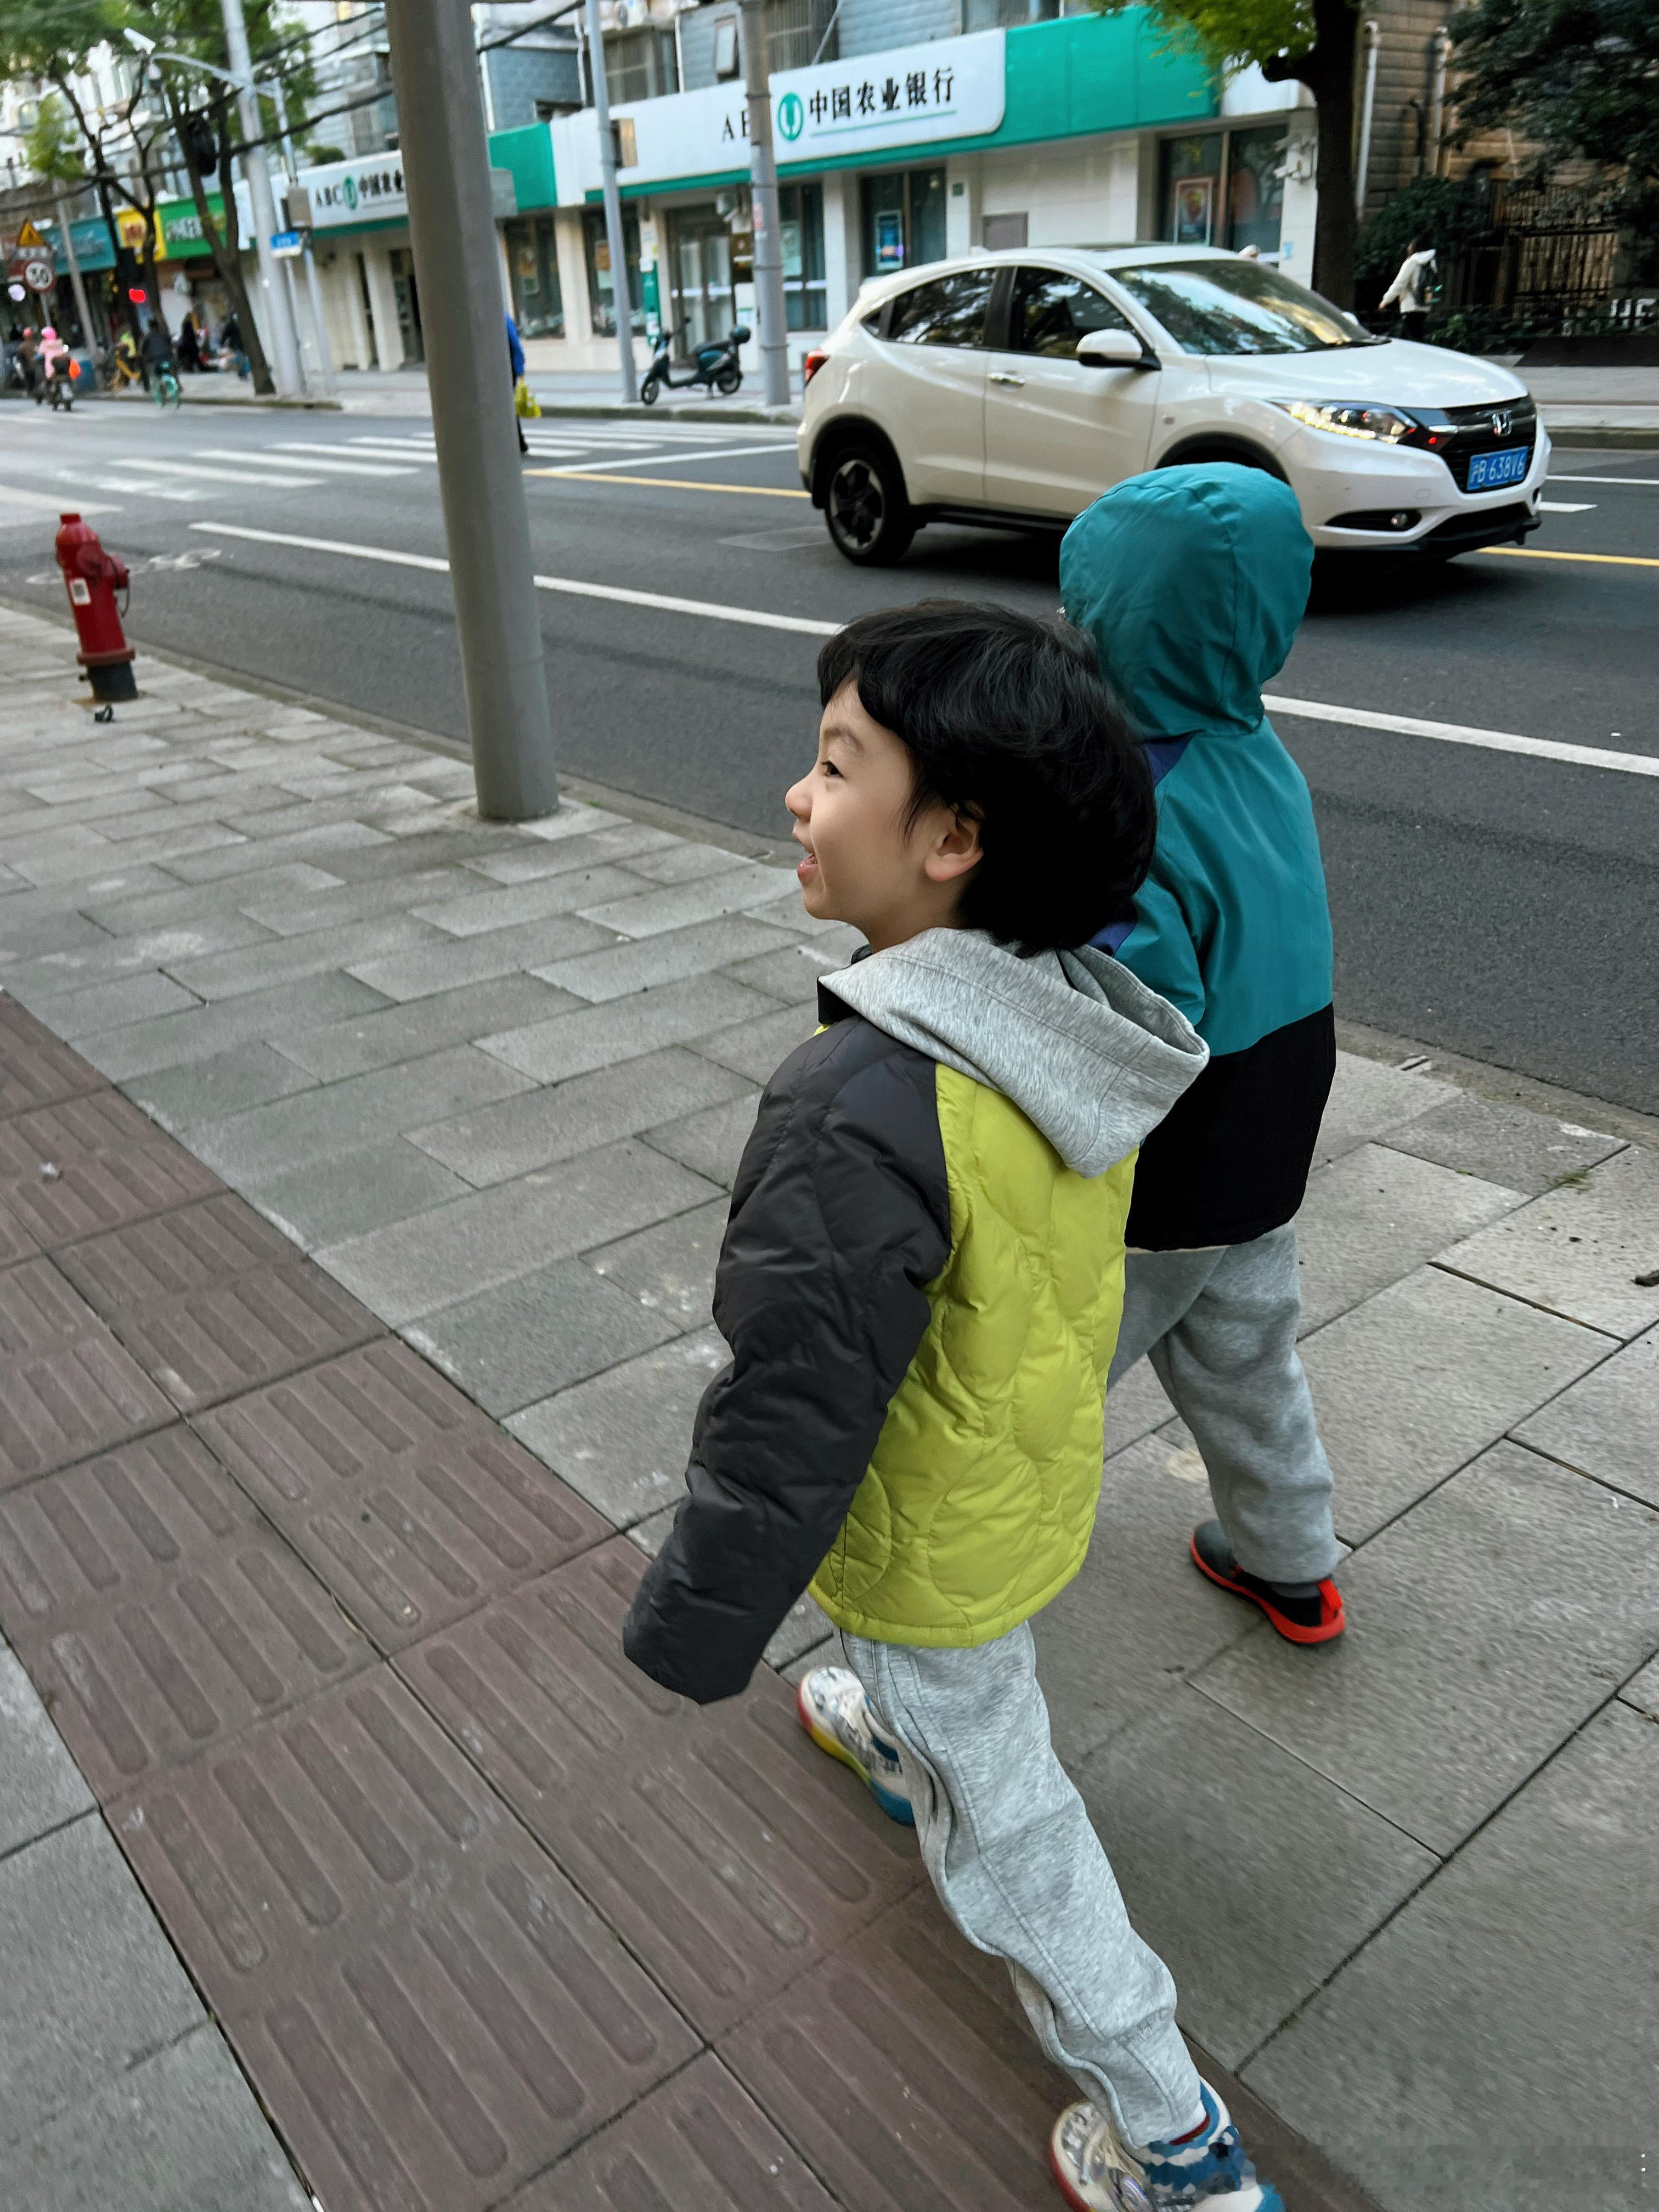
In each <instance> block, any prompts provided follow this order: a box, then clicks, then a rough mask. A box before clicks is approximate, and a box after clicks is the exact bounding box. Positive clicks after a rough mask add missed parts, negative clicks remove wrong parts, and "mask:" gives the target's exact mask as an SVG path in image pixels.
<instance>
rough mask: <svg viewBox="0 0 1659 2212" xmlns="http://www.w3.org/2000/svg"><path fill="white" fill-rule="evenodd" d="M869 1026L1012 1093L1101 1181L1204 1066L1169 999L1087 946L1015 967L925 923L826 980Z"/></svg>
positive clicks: (975, 941)
mask: <svg viewBox="0 0 1659 2212" xmlns="http://www.w3.org/2000/svg"><path fill="white" fill-rule="evenodd" d="M823 987H824V988H825V989H826V990H827V991H830V992H833V993H834V994H835V996H836V998H838V999H839V1000H841V1001H842V1004H843V1005H845V1006H850V1007H851V1008H852V1009H853V1011H854V1013H857V1014H861V1015H862V1016H863V1017H864V1018H865V1020H866V1022H869V1023H871V1024H872V1025H873V1026H874V1027H875V1028H877V1029H878V1030H883V1031H884V1033H885V1034H886V1035H887V1036H890V1037H896V1038H897V1039H898V1041H899V1042H900V1043H901V1044H908V1045H914V1046H915V1048H916V1049H917V1051H918V1052H925V1053H926V1054H927V1056H928V1058H929V1059H930V1060H942V1061H943V1062H944V1064H945V1066H946V1067H954V1068H955V1069H956V1070H957V1073H958V1074H961V1075H966V1076H969V1077H971V1079H973V1081H974V1082H975V1083H982V1084H984V1085H986V1086H987V1089H989V1090H992V1091H1001V1093H1002V1094H1003V1096H1004V1097H1006V1098H1011V1099H1012V1101H1013V1103H1014V1104H1015V1105H1016V1106H1018V1108H1019V1109H1020V1111H1021V1113H1023V1114H1024V1115H1025V1117H1026V1119H1027V1120H1028V1121H1032V1122H1035V1124H1036V1127H1038V1128H1039V1129H1041V1130H1042V1133H1043V1135H1044V1136H1045V1137H1046V1138H1047V1139H1048V1142H1049V1143H1050V1144H1051V1145H1052V1146H1054V1150H1055V1151H1056V1152H1058V1153H1059V1154H1060V1158H1061V1159H1063V1160H1064V1161H1065V1163H1066V1166H1067V1167H1068V1168H1071V1169H1073V1170H1075V1171H1076V1173H1077V1174H1079V1175H1084V1176H1097V1175H1103V1174H1104V1173H1105V1171H1106V1170H1107V1169H1108V1168H1109V1167H1115V1165H1116V1164H1117V1163H1118V1161H1119V1160H1121V1159H1122V1158H1125V1157H1126V1156H1127V1154H1128V1153H1130V1152H1133V1150H1134V1148H1135V1146H1137V1145H1139V1143H1140V1142H1141V1140H1142V1139H1144V1138H1145V1137H1146V1136H1147V1135H1148V1134H1149V1133H1151V1131H1152V1130H1153V1129H1155V1128H1156V1127H1158V1123H1159V1122H1160V1121H1162V1120H1163V1119H1164V1115H1166V1114H1167V1113H1168V1112H1169V1110H1170V1108H1171V1107H1172V1106H1173V1105H1174V1104H1175V1103H1176V1099H1177V1098H1179V1097H1180V1096H1181V1094H1182V1091H1184V1090H1185V1089H1186V1088H1187V1086H1188V1084H1189V1083H1191V1082H1192V1080H1193V1079H1194V1077H1195V1076H1196V1075H1197V1074H1198V1073H1199V1072H1200V1069H1201V1068H1202V1067H1203V1066H1204V1063H1205V1061H1206V1060H1207V1059H1208V1058H1209V1056H1210V1054H1209V1047H1208V1046H1207V1045H1206V1043H1205V1042H1204V1041H1203V1039H1202V1038H1201V1037H1200V1036H1199V1034H1198V1031H1197V1030H1195V1029H1194V1027H1193V1025H1192V1024H1191V1023H1190V1022H1189V1021H1188V1019H1187V1018H1186V1017H1185V1015H1183V1014H1179V1013H1177V1012H1176V1009H1175V1008H1174V1007H1173V1006H1171V1005H1170V1002H1169V1000H1167V999H1160V998H1159V996H1158V993H1157V992H1156V991H1149V990H1148V989H1147V987H1146V985H1145V984H1144V983H1142V982H1139V981H1137V980H1136V978H1135V977H1134V976H1133V975H1131V974H1130V973H1129V971H1128V969H1127V968H1125V967H1123V966H1122V965H1121V963H1119V962H1118V961H1115V960H1114V959H1113V958H1112V957H1111V956H1110V954H1109V953H1105V952H1098V951H1096V950H1095V948H1094V947H1093V946H1092V945H1083V946H1081V947H1080V948H1079V950H1078V951H1075V952H1041V953H1038V954H1036V956H1035V957H1033V958H1031V959H1030V960H1022V959H1021V958H1020V957H1019V956H1018V954H1017V953H1014V952H1011V951H1009V950H1008V949H1007V947H1006V945H999V944H997V943H996V941H995V940H994V939H992V938H989V937H987V936H985V935H984V934H983V933H982V932H981V931H979V930H972V929H929V930H924V931H923V933H922V934H921V936H920V937H913V938H912V939H910V940H909V942H908V944H905V945H894V946H893V947H892V949H891V950H890V951H886V952H872V953H871V954H870V955H869V956H868V957H866V958H865V959H863V960H860V961H857V962H855V963H854V965H853V966H852V967H850V968H842V969H836V972H835V973H834V974H833V975H826V976H824V977H823Z"/></svg>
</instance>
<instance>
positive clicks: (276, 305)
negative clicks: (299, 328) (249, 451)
mask: <svg viewBox="0 0 1659 2212" xmlns="http://www.w3.org/2000/svg"><path fill="white" fill-rule="evenodd" d="M220 7H221V11H222V14H223V16H224V19H225V46H226V48H227V50H228V53H229V57H230V73H231V75H232V76H234V78H235V80H236V112H237V113H238V115H239V116H240V118H241V124H242V138H243V153H242V173H243V174H244V175H245V176H246V179H247V192H248V198H249V199H250V201H251V202H252V214H253V230H254V239H253V245H254V250H255V252H257V253H258V258H259V289H260V290H261V291H262V292H263V293H264V295H265V307H266V311H267V319H268V321H269V323H270V369H271V375H272V378H273V380H275V383H276V396H277V398H279V399H294V398H298V397H299V392H300V355H299V349H298V347H297V345H296V344H295V337H294V325H293V323H292V322H291V321H290V320H289V312H288V295H287V294H286V293H285V292H284V291H283V287H282V286H281V285H280V284H279V283H277V281H276V259H275V257H274V256H273V255H272V253H271V251H270V235H271V233H272V232H273V231H274V230H275V229H276V202H275V201H274V200H273V199H272V197H271V196H270V167H269V165H268V163H267V162H266V161H265V149H264V147H263V146H261V145H260V144H259V143H258V141H259V140H260V139H261V138H262V137H264V125H263V124H262V123H261V121H260V119H259V95H258V93H257V92H256V91H255V90H254V88H253V62H252V57H251V56H250V54H249V52H248V45H247V25H246V22H244V21H243V20H242V0H220Z"/></svg>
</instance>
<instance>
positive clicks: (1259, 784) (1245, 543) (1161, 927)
mask: <svg viewBox="0 0 1659 2212" xmlns="http://www.w3.org/2000/svg"><path fill="white" fill-rule="evenodd" d="M1312 567H1313V546H1312V543H1311V541H1310V538H1309V537H1308V533H1307V532H1306V531H1305V530H1304V527H1303V525H1302V517H1301V513H1300V510H1299V508H1298V507H1297V501H1296V497H1295V495H1294V494H1293V493H1292V492H1291V489H1290V487H1289V486H1288V485H1287V484H1285V483H1280V482H1279V479H1278V478H1277V477H1272V476H1269V475H1267V473H1266V472H1265V471H1262V470H1259V469H1247V468H1239V467H1235V466H1232V465H1228V464H1221V463H1206V464H1200V465H1192V466H1189V467H1181V468H1168V469H1158V470H1155V471H1152V472H1151V473H1150V474H1148V475H1146V476H1140V477H1132V478H1131V479H1130V480H1129V481H1128V482H1127V483H1121V484H1119V485H1117V486H1116V487H1115V489H1113V490H1111V491H1109V492H1108V493H1107V494H1106V495H1105V496H1104V497H1103V498H1102V499H1098V500H1097V501H1095V503H1094V505H1093V506H1092V507H1089V508H1088V509H1086V511H1085V513H1083V514H1081V515H1080V516H1079V518H1078V520H1076V521H1075V522H1074V523H1073V525H1072V527H1071V528H1070V530H1069V531H1067V532H1066V538H1065V543H1064V544H1063V546H1062V548H1061V550H1060V589H1061V596H1062V599H1063V600H1064V604H1065V610H1066V614H1067V616H1068V617H1070V619H1071V620H1072V621H1073V623H1076V624H1077V626H1078V627H1079V629H1082V630H1084V631H1085V632H1086V633H1087V634H1088V635H1089V636H1090V637H1091V638H1092V639H1093V641H1094V644H1095V648H1096V651H1097V653H1098V654H1099V656H1100V661H1101V666H1102V669H1103V671H1104V673H1105V674H1106V676H1107V678H1108V680H1109V682H1110V683H1111V684H1114V685H1115V688H1116V690H1117V691H1118V693H1119V695H1120V696H1121V700H1122V702H1123V704H1124V706H1125V708H1127V712H1128V714H1129V717H1130V720H1132V722H1133V724H1134V725H1135V726H1136V727H1137V728H1138V729H1139V732H1140V736H1141V738H1142V740H1143V742H1144V744H1145V745H1146V754H1147V758H1148V761H1149V763H1150V764H1151V766H1152V774H1153V777H1154V780H1155V784H1156V795H1157V801H1158V842H1157V845H1156V848H1155V850H1154V854H1153V858H1152V872H1151V873H1150V874H1149V875H1148V876H1147V878H1146V882H1145V883H1144V884H1142V886H1141V888H1140V890H1139V891H1138V892H1137V893H1136V894H1135V896H1134V900H1133V906H1132V908H1129V909H1127V910H1126V912H1125V913H1124V914H1123V915H1121V917H1120V918H1119V919H1118V920H1117V921H1115V923H1114V924H1112V925H1111V927H1109V928H1108V929H1106V930H1105V931H1103V933H1101V935H1100V936H1098V937H1097V938H1096V939H1095V940H1094V942H1095V943H1096V944H1097V945H1102V946H1103V947H1104V948H1105V949H1106V950H1107V951H1112V952H1115V954H1116V956H1117V957H1118V958H1119V959H1120V960H1121V962H1122V963H1124V965H1125V966H1126V967H1127V968H1128V969H1131V970H1132V971H1133V973H1134V974H1135V975H1138V976H1139V979H1140V980H1141V981H1142V982H1144V983H1147V984H1150V985H1151V987H1152V989H1153V990H1155V991H1158V992H1159V993H1161V994H1162V995H1163V996H1164V998H1166V999H1168V1000H1170V1001H1171V1002H1172V1003H1173V1004H1174V1005H1175V1006H1178V1007H1179V1008H1180V1010H1181V1012H1182V1013H1183V1014H1185V1015H1186V1017H1187V1018H1188V1020H1189V1021H1190V1022H1191V1023H1192V1024H1193V1025H1194V1028H1195V1029H1196V1030H1197V1031H1198V1033H1199V1035H1200V1036H1201V1037H1202V1038H1203V1039H1204V1042H1206V1044H1207V1045H1208V1046H1209V1048H1210V1060H1209V1065H1208V1066H1207V1067H1206V1069H1205V1071H1204V1073H1202V1074H1201V1075H1200V1077H1199V1078H1198V1079H1197V1081H1196V1082H1195V1083H1194V1085H1192V1087H1191V1088H1190V1090H1188V1091H1187V1092H1186V1094H1185V1095H1184V1097H1182V1098H1181V1100H1180V1101H1179V1102H1178V1103H1177V1104H1176V1107H1175V1109H1174V1110H1173V1111H1172V1112H1171V1113H1170V1115H1169V1117H1168V1118H1167V1120H1165V1121H1164V1122H1162V1123H1161V1124H1160V1125H1159V1127H1158V1128H1157V1129H1155V1130H1154V1131H1153V1133H1152V1135H1151V1136H1150V1137H1149V1138H1148V1139H1146V1143H1145V1145H1144V1146H1143V1147H1142V1149H1141V1154H1140V1163H1139V1168H1138V1170H1137V1171H1136V1177H1135V1188H1134V1198H1133V1206H1132V1208H1131V1211H1130V1215H1129V1220H1128V1225H1127V1243H1128V1245H1129V1247H1130V1257H1129V1260H1128V1262H1127V1287H1126V1291H1125V1297H1124V1307H1123V1325H1122V1329H1121V1334H1120V1335H1119V1338H1118V1349H1117V1353H1116V1356H1115V1359H1114V1361H1113V1364H1112V1379H1113V1380H1116V1378H1117V1377H1118V1376H1121V1374H1122V1373H1123V1372H1124V1370H1126V1369H1127V1368H1128V1367H1130V1366H1131V1365H1133V1363H1134V1361H1135V1360H1137V1359H1138V1358H1140V1356H1141V1354H1142V1353H1143V1352H1145V1353H1149V1354H1150V1355H1151V1358H1152V1365H1153V1367H1154V1369H1155V1370H1156V1371H1157V1374H1158V1380H1159V1381H1160V1382H1161V1383H1163V1385H1164V1390H1165V1391H1166V1393H1167V1394H1168V1395H1169V1398H1170V1403H1171V1404H1172V1405H1173V1406H1174V1407H1175V1408H1176V1412H1177V1413H1179V1414H1180V1415H1181V1416H1182V1419H1183V1420H1184V1421H1185V1422H1186V1424H1187V1425H1188V1428H1189V1429H1190V1430H1191V1431H1192V1434H1193V1437H1194V1441H1195V1442H1196V1443H1197V1445H1198V1448H1199V1449H1200V1452H1201V1453H1202V1455H1203V1457H1204V1464H1205V1467H1206V1470H1207V1472H1208V1474H1209V1478H1210V1489H1211V1494H1212V1498H1213V1499H1214V1503H1215V1507H1216V1511H1217V1514H1218V1516H1219V1517H1218V1519H1216V1520H1213V1521H1210V1522H1206V1523H1205V1524H1204V1525H1203V1526H1202V1527H1200V1528H1198V1529H1196V1530H1194V1534H1193V1538H1192V1556H1193V1560H1194V1565H1196V1566H1198V1567H1199V1569H1200V1571H1202V1572H1203V1573H1204V1574H1206V1575H1207V1576H1208V1577H1210V1579H1211V1581H1212V1582H1215V1583H1219V1584H1220V1585H1221V1587H1222V1588H1223V1589H1229V1590H1231V1591H1233V1592H1235V1593H1236V1594H1237V1595H1239V1596H1241V1597H1246V1598H1249V1599H1250V1600H1251V1601H1253V1602H1254V1603H1255V1604H1256V1605H1259V1606H1260V1607H1261V1609H1262V1611H1263V1612H1264V1613H1266V1614H1267V1618H1268V1620H1270V1621H1272V1623H1273V1626H1274V1627H1275V1628H1276V1629H1277V1630H1278V1631H1279V1633H1280V1635H1282V1636H1285V1637H1287V1638H1290V1640H1291V1642H1293V1643H1297V1644H1323V1643H1328V1641H1329V1640H1330V1639H1331V1638H1333V1637H1335V1636H1340V1634H1341V1632H1342V1630H1343V1627H1344V1625H1345V1624H1344V1618H1343V1611H1342V1600H1341V1597H1340V1594H1339V1592H1338V1590H1337V1589H1336V1585H1335V1584H1334V1583H1333V1582H1332V1581H1331V1580H1330V1575H1331V1571H1332V1569H1333V1568H1334V1566H1335V1565H1336V1563H1337V1561H1338V1560H1339V1559H1340V1558H1341V1556H1342V1553H1343V1547H1342V1546H1341V1544H1340V1542H1339V1541H1338V1540H1337V1537H1336V1534H1335V1531H1334V1528H1333V1525H1332V1520H1331V1470H1330V1463H1329V1462H1328V1460H1327V1458H1326V1456H1325V1450H1324V1447H1323V1445H1322V1443H1320V1440H1319V1427H1318V1423H1317V1421H1316V1418H1315V1414H1314V1408H1313V1401H1312V1398H1311V1396H1310V1393H1309V1389H1308V1383H1307V1378H1306V1376H1304V1373H1303V1370H1302V1363H1301V1361H1300V1359H1299V1358H1297V1349H1296V1343H1297V1325H1298V1323H1299V1322H1300V1319H1301V1314H1302V1296H1301V1285H1300V1280H1299V1277H1298V1273H1297V1248H1296V1227H1295V1219H1294V1217H1295V1214H1296V1212H1297V1208H1298V1207H1299V1206H1300V1205H1301V1203H1302V1198H1303V1194H1304V1189H1305V1188H1306V1185H1307V1180H1308V1170H1309V1167H1310V1163H1311V1161H1312V1158H1313V1150H1314V1144H1315V1140H1316V1138H1317V1136H1318V1133H1319V1124H1320V1119H1321V1116H1322V1114H1323V1112H1324V1110H1325V1102H1326V1099H1327V1097H1328V1095H1329V1092H1330V1087H1331V1080H1332V1078H1333V1076H1334V1073H1335V1068H1336V1031H1335V1021H1334V1013H1333V1010H1332V1005H1331V924H1330V914H1329V909H1328V906H1327V903H1326V896H1325V876H1324V870H1323V868H1322V865H1321V862H1320V857H1319V839H1318V836H1317V833H1316V829H1315V827H1314V817H1313V805H1312V801H1311V799H1310V797H1309V793H1308V787H1307V784H1306V782H1305V781H1304V778H1303V775H1302V772H1301V770H1300V769H1298V768H1297V765H1296V763H1295V762H1294V761H1293V760H1292V759H1291V757H1290V755H1289V753H1287V752H1286V751H1285V748H1284V746H1283V745H1282V744H1280V742H1279V738H1278V737H1277V735H1276V734H1275V733H1274V731H1273V725H1272V724H1271V723H1270V722H1269V721H1268V720H1267V715H1266V713H1265V711H1264V710H1263V708H1262V703H1261V687H1262V685H1263V684H1266V683H1267V682H1268V681H1269V680H1270V679H1271V678H1273V676H1274V675H1276V674H1277V673H1278V671H1279V669H1280V668H1281V667H1283V665H1284V664H1285V659H1286V657H1287V655H1288V654H1289V652H1290V649H1291V642H1292V641H1293V639H1294V638H1295V635H1296V630H1297V623H1299V622H1300V621H1301V618H1302V614H1303V610H1304V607H1305V606H1306V604H1307V598H1308V585H1309V580H1310V576H1311V574H1312Z"/></svg>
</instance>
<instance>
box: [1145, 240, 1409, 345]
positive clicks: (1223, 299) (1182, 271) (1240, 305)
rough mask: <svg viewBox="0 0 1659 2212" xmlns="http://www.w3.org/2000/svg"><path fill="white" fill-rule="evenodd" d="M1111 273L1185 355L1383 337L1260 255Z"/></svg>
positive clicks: (1169, 263)
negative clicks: (1269, 265) (1259, 258)
mask: <svg viewBox="0 0 1659 2212" xmlns="http://www.w3.org/2000/svg"><path fill="white" fill-rule="evenodd" d="M1112 275H1113V276H1114V278H1115V280H1116V282H1117V283H1120V284H1121V285H1122V287H1123V289H1124V290H1125V291H1126V292H1127V294H1128V295H1129V296H1130V298H1131V299H1133V300H1137V301H1139V303H1140V305H1141V306H1142V307H1146V309H1148V310H1149V311H1150V313H1152V314H1154V315H1156V316H1157V317H1158V321H1159V322H1160V323H1162V324H1163V325H1164V329H1165V330H1166V331H1168V332H1169V333H1170V337H1172V338H1173V339H1174V340H1175V342H1176V344H1177V345H1178V346H1181V347H1182V348H1183V349H1185V351H1187V352H1188V353H1204V354H1262V353H1323V352H1326V351H1328V350H1329V349H1334V348H1335V347H1338V346H1361V345H1379V344H1381V343H1383V340H1381V339H1378V338H1374V337H1371V335H1370V332H1369V331H1367V330H1365V329H1364V327H1363V326H1362V325H1360V324H1358V323H1357V322H1355V320H1354V319H1353V317H1352V315H1348V314H1345V313H1343V312H1342V310H1341V308H1340V307H1333V306H1332V305H1331V303H1330V301H1328V300H1322V299H1321V298H1320V296H1319V295H1318V294H1317V293H1316V292H1310V291H1309V290H1308V289H1307V288H1306V287H1305V286H1304V285H1302V284H1297V283H1292V282H1291V279H1290V278H1289V277H1288V276H1280V275H1279V271H1278V270H1276V269H1269V268H1267V267H1266V266H1265V265H1264V264H1262V263H1261V262H1260V261H1244V260H1237V261H1225V260H1216V261H1209V260H1205V261H1160V262H1156V263H1153V264H1152V265H1151V266H1149V267H1146V268H1143V269H1114V270H1113V271H1112Z"/></svg>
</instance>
